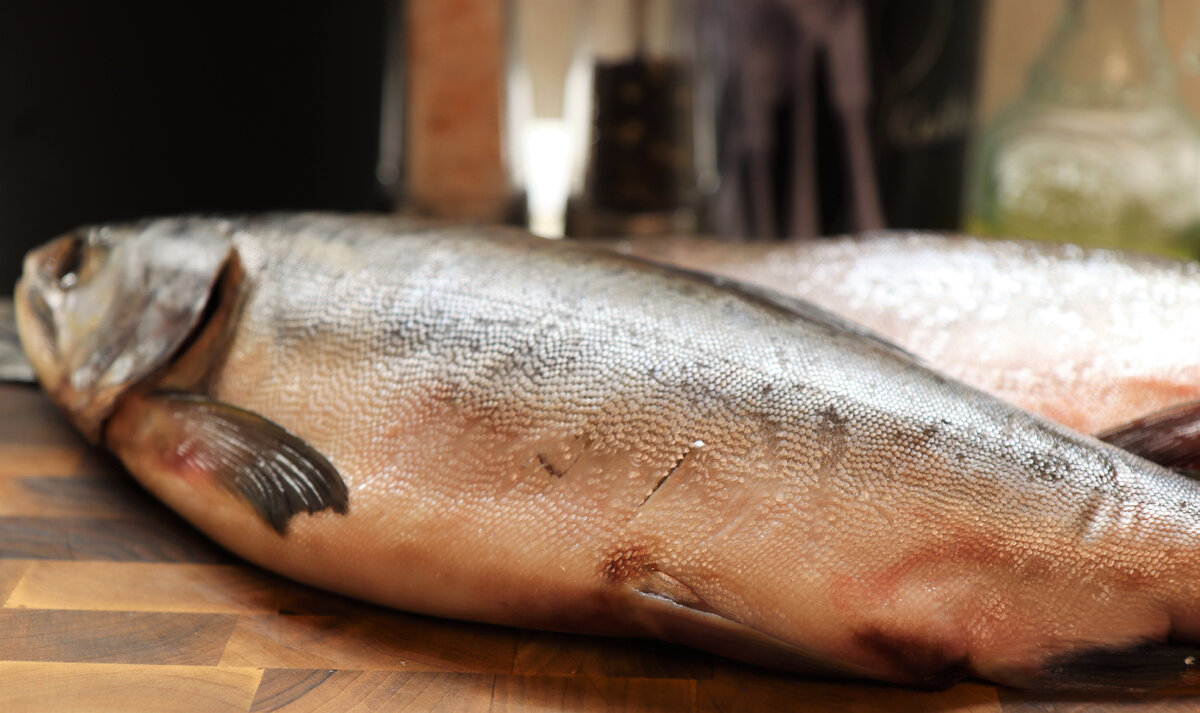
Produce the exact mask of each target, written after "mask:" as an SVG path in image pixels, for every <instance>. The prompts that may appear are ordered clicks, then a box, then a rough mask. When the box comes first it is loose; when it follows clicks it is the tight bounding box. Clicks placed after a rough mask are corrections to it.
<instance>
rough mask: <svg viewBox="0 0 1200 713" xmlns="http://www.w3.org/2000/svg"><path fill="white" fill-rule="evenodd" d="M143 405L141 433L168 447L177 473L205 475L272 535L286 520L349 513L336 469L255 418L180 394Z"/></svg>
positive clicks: (294, 438)
mask: <svg viewBox="0 0 1200 713" xmlns="http://www.w3.org/2000/svg"><path fill="white" fill-rule="evenodd" d="M145 404H146V406H145V407H146V408H147V409H149V413H148V415H149V418H146V419H145V420H144V421H145V423H146V424H147V425H146V426H144V427H147V428H153V429H155V430H157V431H158V434H157V435H158V438H157V439H155V440H156V441H157V442H160V443H171V444H175V445H174V452H175V453H177V454H181V456H180V457H181V458H182V459H183V460H184V461H185V464H184V467H187V468H191V469H195V470H198V471H201V472H204V473H207V474H208V475H209V476H211V477H212V478H213V479H214V480H215V481H216V483H217V484H219V485H220V486H221V487H223V488H225V489H226V490H228V491H229V492H230V493H232V494H234V495H235V496H237V497H238V498H240V499H242V500H244V501H245V502H246V503H248V504H249V505H250V506H251V507H252V508H253V509H254V511H255V512H256V513H257V514H258V515H259V517H261V518H262V519H263V521H265V522H266V523H267V524H268V525H270V526H271V527H272V528H274V530H275V531H276V532H278V533H279V534H281V535H282V534H286V532H287V527H288V523H289V522H290V521H291V518H292V516H293V515H296V514H298V513H301V512H307V513H309V514H312V513H315V512H319V511H321V510H326V509H329V510H332V511H334V512H336V513H338V514H340V515H345V514H347V513H348V512H349V494H348V491H347V489H346V484H345V482H344V481H343V480H342V477H341V475H340V474H339V473H338V471H337V469H336V468H334V466H333V465H332V464H331V463H330V462H329V461H328V460H327V459H326V458H325V457H324V456H323V455H321V454H320V453H318V452H317V451H316V450H315V449H313V448H312V447H311V446H309V445H308V444H307V443H305V442H304V441H303V440H301V439H300V438H298V437H297V436H295V435H293V434H292V433H289V432H288V431H286V430H285V429H283V428H282V427H280V426H278V425H277V424H275V423H272V422H271V421H269V420H267V419H265V418H263V417H262V416H259V415H258V414H255V413H251V412H249V411H245V410H243V409H240V408H237V407H236V406H231V405H229V404H225V403H221V402H218V401H213V400H211V399H209V398H207V397H204V396H198V395H195V394H186V393H180V392H160V393H157V394H154V395H151V396H148V397H146V398H145ZM164 417H165V418H164ZM151 424H152V425H151Z"/></svg>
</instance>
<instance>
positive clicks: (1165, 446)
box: [1097, 401, 1200, 475]
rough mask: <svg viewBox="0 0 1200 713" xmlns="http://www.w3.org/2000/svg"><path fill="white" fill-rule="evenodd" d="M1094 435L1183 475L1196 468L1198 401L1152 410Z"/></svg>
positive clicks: (1199, 449) (1198, 455) (1198, 453)
mask: <svg viewBox="0 0 1200 713" xmlns="http://www.w3.org/2000/svg"><path fill="white" fill-rule="evenodd" d="M1097 438H1099V439H1100V440H1102V441H1105V442H1107V443H1111V444H1112V445H1114V446H1116V447H1118V448H1122V449H1124V450H1127V451H1129V452H1130V453H1133V454H1134V455H1137V456H1141V457H1142V458H1145V459H1146V460H1150V461H1154V462H1155V463H1158V464H1159V465H1163V466H1166V467H1168V468H1173V469H1175V470H1176V471H1179V472H1181V473H1183V474H1184V475H1187V474H1188V472H1189V471H1191V472H1195V471H1200V401H1192V402H1189V403H1186V404H1181V405H1179V406H1172V407H1171V408H1168V409H1164V410H1162V411H1158V412H1157V413H1152V414H1150V415H1149V416H1144V417H1142V418H1139V419H1136V420H1134V421H1130V422H1129V423H1126V424H1124V425H1122V426H1117V427H1116V428H1112V429H1109V430H1107V431H1104V432H1103V433H1100V434H1097Z"/></svg>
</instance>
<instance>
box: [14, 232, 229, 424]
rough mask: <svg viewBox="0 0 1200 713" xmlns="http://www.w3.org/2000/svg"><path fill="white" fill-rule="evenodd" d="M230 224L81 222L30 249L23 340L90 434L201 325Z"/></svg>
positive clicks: (20, 305)
mask: <svg viewBox="0 0 1200 713" xmlns="http://www.w3.org/2000/svg"><path fill="white" fill-rule="evenodd" d="M232 234H233V229H232V224H231V223H230V222H229V221H221V220H212V219H203V218H166V219H158V220H151V221H145V222H141V223H134V224H125V225H111V226H97V227H85V228H80V229H78V230H75V231H72V232H70V233H67V234H65V235H63V236H60V237H58V238H55V239H54V240H52V241H50V242H49V243H47V244H46V245H44V246H42V247H39V248H36V249H34V250H33V251H32V252H30V253H29V254H28V255H27V256H26V258H25V264H24V271H23V274H22V276H21V279H20V280H19V281H18V283H17V289H16V294H15V302H16V313H17V314H16V316H17V330H18V333H19V335H20V339H21V343H22V346H23V348H24V350H25V353H26V355H27V356H28V358H29V361H30V363H31V364H32V365H33V368H34V371H35V372H36V374H37V377H38V380H39V381H40V382H41V383H42V386H43V387H44V388H45V389H46V391H47V393H48V394H49V395H50V397H51V398H52V399H53V400H54V401H55V403H57V404H58V406H59V407H60V408H62V409H63V411H65V412H66V414H67V415H68V416H69V417H70V418H71V420H72V421H73V422H74V423H75V425H76V426H77V427H78V428H79V430H80V431H81V432H82V433H83V434H84V436H85V437H87V438H88V439H89V440H90V441H92V442H93V443H96V442H99V441H100V440H101V438H100V437H101V432H102V429H103V424H104V421H105V419H106V418H107V417H108V416H109V415H110V414H111V413H112V411H113V409H114V408H115V407H116V404H117V403H118V401H119V400H120V398H121V396H122V395H123V394H125V393H127V392H128V391H129V390H130V388H132V387H133V386H135V385H137V384H139V383H141V382H143V381H145V380H146V379H147V378H149V377H150V376H152V375H154V374H155V373H156V372H157V371H159V370H160V369H161V368H162V367H163V366H165V365H166V364H168V363H169V362H170V361H171V359H172V357H173V356H174V355H175V354H176V353H177V352H178V351H179V350H180V348H181V347H182V346H183V345H184V344H185V343H186V342H187V340H188V338H189V336H190V335H192V334H193V333H194V332H195V331H196V330H197V329H198V327H199V325H200V324H201V322H202V321H203V318H204V315H205V312H206V307H208V306H209V304H210V301H211V300H212V299H214V297H213V296H214V294H215V287H216V284H217V281H218V278H219V276H220V275H221V273H222V271H223V269H224V267H225V265H226V264H227V263H228V262H229V260H230V255H231V254H232V252H233V243H232Z"/></svg>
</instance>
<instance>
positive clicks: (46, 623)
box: [0, 609, 237, 666]
mask: <svg viewBox="0 0 1200 713" xmlns="http://www.w3.org/2000/svg"><path fill="white" fill-rule="evenodd" d="M236 619H237V617H235V616H234V615H231V614H215V615H214V614H182V613H170V614H164V613H160V612H107V611H99V612H97V611H55V610H49V611H46V610H22V609H3V610H0V651H3V652H4V658H5V659H7V660H10V661H78V662H82V663H87V662H95V663H142V664H155V665H164V664H167V665H172V664H174V665H185V666H215V665H217V663H218V662H219V661H220V659H221V652H222V651H223V650H224V649H225V643H226V642H227V641H228V640H229V633H230V632H231V631H232V630H233V626H234V623H235V621H236Z"/></svg>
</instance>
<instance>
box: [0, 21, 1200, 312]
mask: <svg viewBox="0 0 1200 713" xmlns="http://www.w3.org/2000/svg"><path fill="white" fill-rule="evenodd" d="M0 28H3V42H0V97H2V99H0V289H3V290H4V291H8V290H9V289H11V286H12V284H13V282H14V281H15V279H16V277H17V275H18V273H19V270H20V259H21V256H22V255H23V253H24V252H25V251H26V250H28V249H29V248H30V247H32V246H34V245H36V244H38V243H40V242H42V241H44V240H46V239H47V238H49V237H51V236H53V235H55V234H57V233H60V232H63V231H65V230H68V229H70V228H72V227H74V226H76V225H80V224H83V223H89V222H97V221H110V220H121V219H127V218H135V217H139V216H144V215H150V214H163V213H178V212H203V213H212V212H221V213H237V212H247V211H262V210H297V209H331V210H345V211H362V210H397V211H403V212H408V213H418V214H428V215H436V216H442V217H450V218H459V219H467V220H480V221H492V222H500V221H503V222H510V223H517V224H525V225H529V226H530V227H532V228H533V229H534V230H535V231H536V232H539V233H541V234H544V235H548V236H557V235H564V234H565V235H568V236H603V235H622V234H630V233H652V234H653V233H664V234H665V233H673V232H700V233H707V234H714V235H720V236H723V237H727V238H729V239H745V238H751V237H758V238H782V237H790V236H815V235H823V234H831V233H837V232H843V231H857V230H870V229H876V228H883V227H896V228H928V229H938V230H959V229H962V228H964V227H967V228H969V229H971V230H973V231H976V232H981V233H985V234H995V235H1014V236H1020V237H1034V238H1045V239H1054V240H1070V241H1074V242H1083V243H1091V244H1103V245H1113V246H1118V247H1125V248H1131V249H1137V250H1147V251H1156V252H1162V253H1167V254H1172V255H1176V256H1181V257H1196V255H1197V252H1198V249H1200V247H1198V246H1200V129H1198V128H1197V123H1196V120H1195V117H1196V116H1197V113H1198V112H1200V76H1198V75H1197V70H1198V69H1200V0H1086V2H1084V1H1082V0H993V1H991V2H989V1H988V0H744V1H743V2H737V3H734V2H720V1H718V0H357V1H356V2H353V3H330V2H303V1H293V2H272V1H270V0H258V1H256V2H238V3H234V2H223V1H222V0H210V1H209V2H205V3H159V2H132V1H129V0H119V1H113V2H105V3H86V2H82V0H62V1H50V2H45V3H24V4H21V3H4V4H3V5H2V6H0Z"/></svg>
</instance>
